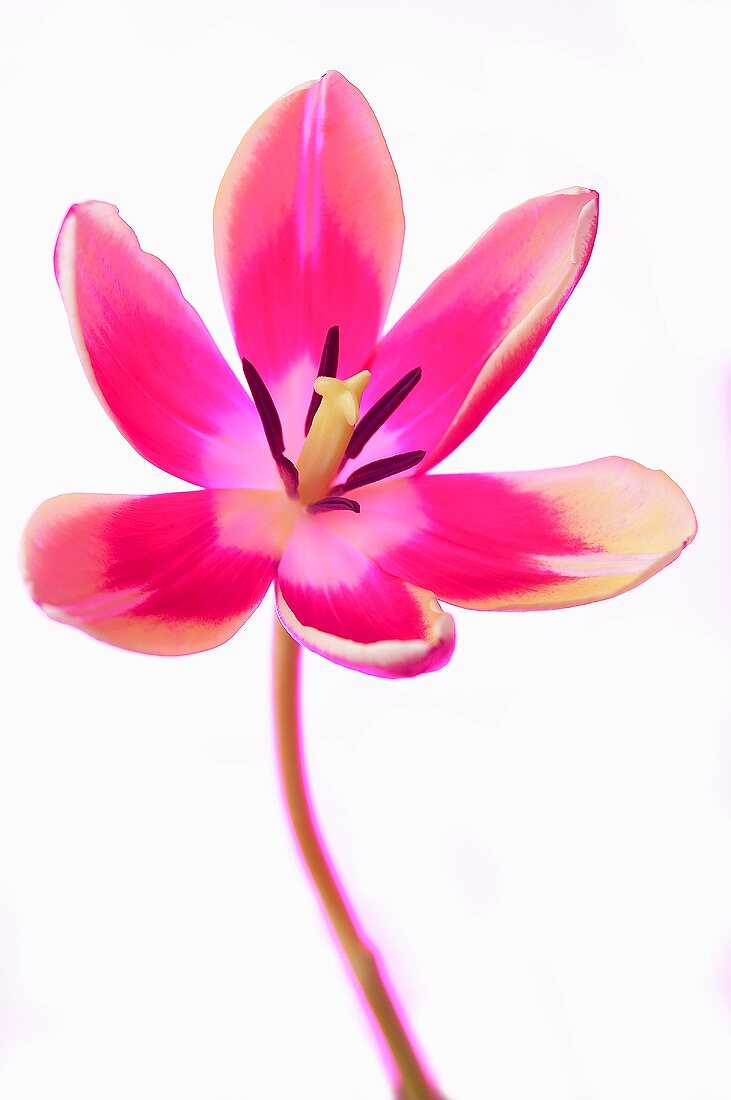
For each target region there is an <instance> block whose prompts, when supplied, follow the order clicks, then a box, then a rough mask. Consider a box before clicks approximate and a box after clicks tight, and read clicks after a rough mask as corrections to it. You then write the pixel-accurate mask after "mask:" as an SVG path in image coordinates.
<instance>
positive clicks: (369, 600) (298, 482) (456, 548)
mask: <svg viewBox="0 0 731 1100" xmlns="http://www.w3.org/2000/svg"><path fill="white" fill-rule="evenodd" d="M597 214H598V196H597V194H596V193H595V192H594V191H590V190H587V189H585V188H580V187H574V188H569V189H568V190H566V191H559V192H556V193H555V194H553V195H547V196H544V197H543V198H538V199H532V200H530V201H528V202H525V203H523V204H522V205H521V206H518V207H516V208H515V209H514V210H511V211H509V212H508V213H507V214H504V215H503V216H502V217H501V218H499V219H498V221H497V222H496V223H495V224H494V225H493V226H492V228H491V229H489V230H488V231H487V232H486V233H485V234H484V235H483V236H482V237H481V238H480V239H479V240H478V241H477V242H476V243H475V244H474V245H473V246H472V248H471V249H470V250H469V251H468V252H467V253H465V255H464V256H463V257H462V258H461V259H460V260H458V261H457V263H455V264H454V265H453V266H452V267H451V268H449V269H448V270H447V271H445V272H444V274H443V275H441V276H440V277H439V278H438V279H437V280H436V281H435V282H434V283H433V284H432V285H431V286H430V287H429V288H428V289H427V290H426V291H425V293H424V294H423V295H422V296H421V298H419V300H418V301H417V302H416V303H415V304H414V305H413V306H412V307H411V309H410V310H409V311H408V312H407V313H406V314H405V316H404V317H402V318H401V320H400V321H398V322H397V324H396V325H394V327H393V328H392V329H391V330H390V331H389V332H388V333H387V334H386V335H385V336H383V335H382V334H381V333H382V328H383V324H384V321H385V317H386V312H387V310H388V306H389V303H390V300H391V295H392V292H393V288H394V283H395V281H396V275H397V272H398V267H399V261H400V258H401V247H402V242H403V232H404V220H403V212H402V207H401V193H400V190H399V184H398V179H397V177H396V173H395V171H394V168H393V164H392V163H391V158H390V156H389V153H388V149H387V148H386V144H385V142H384V140H383V135H382V134H381V131H380V129H379V127H378V123H377V122H376V119H375V117H374V116H373V113H372V111H371V110H370V108H369V106H368V104H367V103H366V101H365V99H364V98H363V96H362V95H361V94H360V92H358V91H357V90H356V89H355V88H354V87H353V86H352V85H351V84H349V83H348V81H347V80H345V79H344V78H343V77H342V76H340V75H339V74H338V73H328V74H327V75H326V76H324V77H323V78H322V79H321V80H318V81H315V82H314V83H312V84H308V85H305V86H303V87H301V88H298V89H296V90H295V91H293V92H290V93H289V94H288V95H286V96H284V97H283V98H282V99H280V100H278V101H277V102H276V103H275V104H274V105H273V106H272V107H270V108H269V110H268V111H266V112H265V113H264V114H263V115H262V117H261V118H260V119H259V120H258V121H257V122H256V123H255V124H254V126H253V127H252V128H251V130H249V132H248V134H247V135H246V136H245V138H244V139H243V141H242V142H241V145H240V146H239V148H238V149H237V151H236V153H235V155H234V157H233V160H232V161H231V164H230V165H229V168H228V170H227V172H226V175H225V176H224V179H223V182H222V184H221V187H220V190H219V193H218V198H217V200H216V206H215V212H214V231H215V245H216V261H217V265H218V274H219V279H220V283H221V288H222V291H223V295H224V300H225V303H226V308H227V310H228V314H229V318H230V320H231V325H232V328H233V332H234V336H235V339H236V345H237V348H238V351H239V354H240V355H241V357H242V366H243V373H244V375H245V378H246V381H247V382H248V386H249V390H250V392H251V397H249V395H248V394H247V392H246V390H245V389H244V388H243V386H242V385H241V384H240V382H239V380H238V379H237V377H236V375H235V374H234V373H233V372H232V371H231V370H230V369H229V366H228V365H227V363H226V362H225V360H224V358H223V356H222V355H221V353H220V352H219V351H218V349H217V348H216V346H215V344H214V342H213V340H212V339H211V336H210V335H209V333H208V330H207V329H206V328H205V326H204V325H203V322H202V321H201V319H200V317H199V316H198V314H197V313H196V312H195V310H194V309H193V307H192V306H191V305H189V303H188V302H187V301H186V300H185V299H184V298H183V296H182V294H181V292H180V288H179V286H178V284H177V282H176V280H175V278H174V276H173V275H172V274H171V272H170V271H169V270H168V268H167V267H165V265H164V264H163V263H162V262H161V261H160V260H158V259H157V258H156V257H155V256H151V255H150V254H149V253H146V252H143V251H142V250H141V248H140V246H139V243H138V241H137V238H136V237H135V235H134V233H133V232H132V230H131V229H130V228H129V226H128V225H127V224H126V223H125V222H123V221H122V220H121V218H120V217H119V214H118V212H117V210H116V208H115V207H113V206H110V205H108V204H107V203H102V202H86V203H81V204H80V205H77V206H74V207H72V208H71V210H70V211H69V212H68V214H67V216H66V219H65V220H64V223H63V225H62V227H61V232H60V234H59V237H58V242H57V246H56V258H55V259H56V275H57V278H58V283H59V286H60V288H61V294H62V296H63V300H64V303H65V305H66V309H67V312H68V315H69V321H70V324H71V331H72V334H73V337H74V340H75V342H76V346H77V349H78V352H79V356H80V357H81V361H82V363H83V365H84V369H85V370H86V373H87V375H88V377H89V381H90V382H91V384H92V386H93V388H94V391H95V392H96V394H97V396H98V398H99V400H100V401H101V403H102V405H103V406H104V408H105V409H106V411H107V412H108V413H109V415H110V416H111V418H112V419H113V420H114V422H115V423H116V425H117V427H118V428H119V429H120V431H121V432H122V433H123V434H124V435H125V436H126V437H127V439H128V440H129V441H130V443H131V444H132V446H133V447H135V448H136V450H137V451H139V453H140V454H141V455H143V456H144V457H145V458H147V459H149V461H150V462H153V463H154V464H155V465H157V466H159V467H161V468H162V469H163V470H167V471H168V472H169V473H171V474H173V475H175V476H176V477H179V478H182V479H184V480H185V481H188V482H191V483H192V484H193V485H197V486H200V488H199V489H198V490H197V491H195V492H182V493H180V492H177V493H170V494H164V495H160V496H149V497H136V496H104V495H95V494H70V495H67V496H61V497H55V498H53V499H52V500H49V501H46V503H45V504H42V505H41V506H40V508H38V510H37V511H36V512H35V514H34V515H33V516H32V518H31V520H30V522H29V524H28V527H27V530H26V533H25V538H24V561H25V573H26V578H27V581H28V585H29V588H30V591H31V593H32V595H33V599H34V600H35V601H36V603H38V604H39V605H40V606H41V607H42V608H43V610H44V611H45V612H46V613H47V614H48V615H50V616H51V617H52V618H54V619H57V620H58V621H60V622H64V623H69V624H71V625H72V626H76V627H78V628H79V629H81V630H84V631H86V633H88V634H91V635H92V636H93V637H95V638H100V639H102V640H103V641H106V642H110V643H112V644H113V645H117V646H121V647H123V648H126V649H133V650H139V651H141V652H144V653H159V654H181V653H193V652H197V651H200V650H205V649H211V648H212V647H214V646H217V645H219V644H220V643H221V642H224V641H226V640H227V639H228V638H230V637H231V636H232V635H233V634H235V633H236V631H237V630H238V629H239V627H240V626H241V625H242V624H243V623H244V622H245V621H246V619H247V618H248V617H249V615H251V613H252V612H253V611H254V610H255V608H256V607H257V606H258V604H259V603H260V602H261V600H262V598H263V596H264V593H265V592H266V590H267V589H268V587H269V585H270V584H271V583H272V582H274V584H275V589H276V602H277V611H278V614H279V618H280V620H281V624H282V626H283V627H284V628H285V629H282V628H281V627H277V629H276V631H275V647H274V714H275V722H274V728H275V737H276V744H277V755H278V759H279V766H280V773H281V780H282V789H283V793H284V797H285V802H286V805H287V810H288V813H289V817H290V821H291V824H292V828H293V831H294V833H295V835H296V839H297V843H298V845H299V848H300V852H301V854H302V856H303V859H304V861H305V863H306V865H307V869H308V871H309V874H310V876H311V878H312V881H313V883H314V885H315V887H316V889H317V892H318V895H319V897H320V900H321V902H322V905H323V908H324V910H325V912H326V914H327V916H328V919H329V921H330V925H331V928H332V930H333V932H334V934H335V935H336V937H337V939H338V941H339V943H340V945H341V947H342V949H343V953H344V956H345V958H346V959H347V961H348V963H349V966H350V968H351V972H352V975H353V977H354V979H355V981H356V983H357V985H358V986H359V988H360V990H361V992H362V995H363V1001H364V1004H365V1005H366V1007H367V1010H368V1013H369V1015H370V1017H371V1020H372V1022H373V1024H374V1027H375V1030H376V1034H377V1036H378V1038H379V1041H380V1042H381V1043H382V1047H383V1050H384V1055H385V1058H386V1062H387V1066H388V1068H389V1071H390V1073H391V1076H392V1080H393V1084H394V1089H395V1090H396V1093H397V1095H398V1096H399V1097H400V1098H403V1100H439V1098H440V1093H439V1091H438V1089H437V1087H436V1085H435V1084H434V1081H433V1076H432V1074H431V1072H430V1071H429V1070H428V1069H427V1067H426V1065H425V1062H424V1059H423V1056H422V1055H421V1054H420V1052H419V1050H418V1047H417V1045H416V1043H415V1041H414V1040H413V1039H412V1037H411V1036H410V1034H409V1029H408V1025H407V1022H406V1020H405V1017H404V1016H403V1013H401V1012H400V1010H399V1008H398V1004H397V1002H396V1000H395V997H394V995H393V994H392V992H391V990H390V987H389V983H388V979H387V976H386V975H385V972H384V969H383V965H382V963H381V962H380V960H379V957H378V955H377V952H376V951H375V949H374V947H373V945H372V943H371V942H370V941H369V939H368V937H367V936H366V935H365V933H364V932H363V930H362V929H361V927H360V924H359V922H358V919H357V917H356V916H355V914H354V912H353V910H352V906H351V905H350V903H349V901H348V899H347V897H346V895H345V892H344V890H343V888H342V885H341V884H340V882H339V879H338V877H337V874H336V872H335V870H334V868H333V867H332V863H331V861H330V859H329V857H328V855H327V852H326V850H325V847H324V844H323V841H322V837H321V835H320V832H319V828H318V826H317V822H316V820H315V817H314V813H313V809H312V805H311V800H310V797H309V792H308V789H307V783H306V776H305V768H304V761H303V756H302V743H301V730H300V723H299V653H300V648H299V645H297V644H296V643H302V644H303V645H305V646H307V647H308V648H310V649H313V650H315V651H316V652H318V653H321V654H323V655H325V656H326V657H329V658H331V659H332V660H334V661H337V662H339V663H340V664H343V665H346V666H348V667H350V668H355V669H360V670H361V671H363V672H369V673H372V674H374V675H377V676H387V677H398V676H413V675H416V674H417V673H420V672H427V671H429V670H431V669H436V668H439V667H441V666H442V665H444V664H445V663H446V662H447V661H448V660H449V658H450V656H451V654H452V651H453V649H454V623H453V620H452V618H451V616H450V615H448V614H447V613H445V612H444V611H443V610H442V608H441V606H440V603H439V600H443V601H444V602H445V603H449V604H455V605H456V606H458V607H469V608H475V609H477V610H483V611H485V610H532V609H540V608H555V607H567V606H571V605H573V604H581V603H588V602H590V601H592V600H601V599H606V598H607V597H609V596H614V595H617V594H618V593H620V592H624V591H626V590H627V589H628V588H632V587H634V586H635V585H637V584H640V583H641V582H642V581H644V580H646V579H647V578H648V577H650V576H651V575H652V574H653V573H656V572H657V571H658V570H659V569H662V568H663V567H664V566H665V565H668V564H669V563H670V562H671V561H673V560H674V559H675V558H676V557H677V556H678V555H679V554H680V551H681V550H682V549H683V547H684V546H686V545H687V544H688V543H689V542H690V540H691V539H692V538H693V536H694V534H695V529H696V527H695V517H694V515H693V510H692V508H691V507H690V504H689V503H688V501H687V499H686V498H685V496H684V494H683V492H682V491H681V490H680V489H679V488H678V486H677V485H675V483H674V482H672V481H671V480H670V478H668V477H667V476H666V475H665V474H664V473H661V472H658V471H653V470H648V469H645V468H644V467H643V466H639V465H638V464H637V463H635V462H632V461H630V460H629V459H622V458H603V459H597V460H596V461H594V462H587V463H584V464H582V465H579V466H572V467H568V468H566V469H560V470H539V471H536V472H532V473H514V474H433V473H429V472H428V471H430V470H431V468H432V467H433V466H435V465H436V464H437V463H438V462H440V461H441V460H442V459H443V458H445V457H446V456H447V455H448V454H450V453H451V452H452V451H453V450H454V448H455V447H457V446H458V445H459V443H461V442H462V440H463V439H465V437H466V436H467V435H469V433H470V432H472V431H473V430H474V428H476V427H477V425H478V424H479V423H480V422H481V420H482V419H483V417H484V416H485V415H486V414H487V413H488V412H489V411H490V409H491V408H492V407H493V405H495V404H496V403H497V401H499V400H500V398H501V397H502V396H503V394H505V393H506V392H507V390H508V389H509V388H510V387H511V386H512V384H513V383H514V382H515V381H516V379H518V378H519V377H520V375H521V374H522V373H523V371H524V370H525V368H526V367H527V366H528V364H529V363H530V361H531V359H532V358H533V356H534V355H535V353H536V351H537V350H538V348H539V346H540V344H541V343H542V342H543V339H544V337H545V336H546V333H547V332H548V330H549V328H550V327H551V325H552V324H553V321H554V320H555V318H556V317H557V315H558V313H559V312H560V310H561V309H562V307H563V305H564V303H565V302H566V300H567V299H568V297H569V295H570V294H571V292H572V291H573V289H574V287H575V286H576V284H577V282H578V281H579V279H580V278H581V275H582V274H583V271H584V268H585V267H586V264H587V262H588V260H589V256H590V254H591V250H592V246H593V244H594V236H595V233H596V226H597ZM285 631H286V632H288V633H286V632H285ZM290 635H291V637H290ZM293 639H294V641H293ZM351 1092H352V1088H350V1085H349V1084H348V1082H345V1083H344V1095H350V1093H351Z"/></svg>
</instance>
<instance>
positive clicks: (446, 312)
mask: <svg viewBox="0 0 731 1100" xmlns="http://www.w3.org/2000/svg"><path fill="white" fill-rule="evenodd" d="M597 214H598V196H597V194H596V192H594V191H587V190H586V189H584V188H578V187H577V188H573V189H571V190H569V191H560V192H557V193H556V194H555V195H546V196H544V197H543V198H537V199H532V200H530V201H529V202H525V203H523V204H522V206H518V207H516V208H515V209H514V210H510V211H509V212H508V213H507V214H503V216H502V217H501V218H499V219H498V220H497V221H496V222H495V224H494V225H493V226H492V228H491V229H488V231H487V232H486V233H485V234H484V235H483V236H482V237H480V239H479V240H478V241H477V242H476V244H474V245H473V246H472V248H471V249H470V250H469V251H468V252H467V253H466V254H465V255H464V256H463V257H462V258H461V259H460V260H458V261H457V263H456V264H454V266H453V267H450V268H448V269H447V270H446V271H445V272H444V273H443V274H442V275H440V277H439V278H438V279H437V280H436V281H435V282H434V283H432V285H431V286H430V287H429V289H428V290H427V291H426V292H425V293H424V294H423V295H422V296H421V298H419V300H418V301H417V302H416V304H415V305H414V306H412V308H411V309H410V310H409V311H408V313H406V314H405V315H404V316H403V317H402V319H401V320H400V321H398V322H397V324H396V325H395V326H394V327H393V328H392V329H391V331H390V332H389V333H388V334H387V335H386V336H385V337H384V338H383V340H382V341H381V343H380V344H379V346H378V348H377V349H376V353H375V356H374V358H373V361H372V363H370V364H369V366H370V369H371V371H372V372H373V378H372V381H371V384H370V386H369V387H368V391H367V393H366V401H365V402H364V409H363V411H364V412H365V411H366V408H367V407H370V405H371V404H372V403H373V402H374V401H375V400H377V399H378V397H380V395H381V394H382V393H384V392H385V391H386V390H387V389H388V388H389V387H390V386H392V385H393V384H394V383H395V382H396V381H397V380H398V379H399V378H401V377H402V376H403V375H404V374H405V373H406V372H407V371H408V370H410V369H411V368H413V367H421V368H422V370H423V372H424V373H423V377H422V380H421V382H420V383H419V384H418V386H417V387H416V389H415V390H414V392H413V393H412V394H410V396H409V397H408V398H407V399H406V401H405V402H404V403H403V405H402V406H401V407H400V409H399V410H398V411H397V412H396V413H395V414H394V415H393V417H392V418H391V419H390V420H389V421H388V423H387V424H386V425H385V427H384V428H383V429H381V431H379V432H378V433H377V435H376V436H375V437H374V439H373V440H372V442H371V443H370V444H369V445H368V446H367V447H366V448H365V449H364V451H363V453H362V455H361V456H360V457H359V459H358V462H359V463H360V462H368V461H373V460H375V459H376V458H381V457H385V456H386V455H389V454H396V453H399V452H401V451H409V450H416V449H418V450H426V451H427V457H426V459H425V461H424V465H423V466H422V468H421V469H422V470H423V471H425V470H426V469H428V468H429V467H430V466H433V465H434V464H435V463H437V462H439V461H440V460H441V459H442V458H444V457H445V456H446V455H448V454H449V453H450V451H452V450H454V448H455V447H456V446H457V445H458V444H459V443H461V442H462V440H463V439H464V438H465V437H466V436H468V435H469V434H470V433H471V432H472V431H473V430H474V429H475V428H476V427H477V425H478V424H479V423H480V421H481V420H482V419H483V417H484V416H485V415H486V413H488V412H489V411H490V409H491V408H492V407H493V405H495V404H496V403H497V402H498V401H499V400H500V398H501V397H502V396H503V394H505V393H506V392H507V390H508V389H510V387H511V386H512V385H513V383H514V382H515V381H516V379H517V378H519V377H520V375H521V374H522V373H523V371H524V370H525V368H526V367H527V366H528V364H529V363H530V361H531V359H532V358H533V356H534V355H535V353H536V351H537V350H538V348H539V347H540V345H541V344H542V342H543V339H544V337H545V336H546V334H547V332H548V330H549V329H550V327H551V325H552V324H553V322H554V320H555V318H556V317H557V315H558V313H559V312H560V310H561V308H562V306H563V304H564V302H565V301H566V299H567V298H568V297H569V295H570V294H571V291H572V290H573V289H574V287H575V286H576V284H577V282H578V281H579V279H580V278H581V275H582V274H583V271H584V268H585V267H586V264H587V262H588V260H589V256H590V254H591V250H592V246H593V244H594V236H595V234H596V226H597Z"/></svg>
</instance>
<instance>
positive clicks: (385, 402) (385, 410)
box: [343, 367, 422, 461]
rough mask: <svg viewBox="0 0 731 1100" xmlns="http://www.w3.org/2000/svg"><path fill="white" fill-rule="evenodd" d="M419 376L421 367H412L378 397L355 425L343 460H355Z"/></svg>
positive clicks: (407, 393) (408, 392)
mask: <svg viewBox="0 0 731 1100" xmlns="http://www.w3.org/2000/svg"><path fill="white" fill-rule="evenodd" d="M421 375H422V370H421V367H414V369H413V370H410V371H409V372H408V374H405V375H404V376H403V378H402V379H401V381H400V382H397V383H396V385H395V386H391V389H390V390H387V391H386V393H384V395H383V397H379V399H378V401H376V403H375V405H373V406H372V408H370V409H369V410H368V412H367V413H366V414H365V416H364V417H363V419H362V420H360V421H359V423H358V424H357V425H356V428H355V431H354V432H353V435H352V437H351V440H350V443H349V444H348V448H347V450H346V452H345V459H348V458H356V457H357V456H358V455H359V454H360V452H361V451H362V450H363V448H364V447H365V445H366V443H367V442H368V440H369V439H370V438H371V436H372V435H374V433H375V432H377V431H378V429H379V428H380V427H381V425H382V424H385V423H386V421H387V420H388V418H389V416H392V415H393V413H395V412H396V409H397V408H398V407H399V405H400V404H401V402H402V401H403V400H404V399H405V398H407V397H408V396H409V394H410V393H411V391H412V390H413V388H414V386H415V385H416V384H417V382H418V381H419V380H420V378H421ZM345 459H343V461H345Z"/></svg>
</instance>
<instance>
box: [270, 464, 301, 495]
mask: <svg viewBox="0 0 731 1100" xmlns="http://www.w3.org/2000/svg"><path fill="white" fill-rule="evenodd" d="M274 461H275V462H276V464H277V469H278V470H279V476H280V477H281V479H282V481H283V482H284V488H285V489H286V490H287V496H288V497H292V498H293V499H294V498H296V497H297V495H298V494H297V490H298V488H299V483H300V475H299V472H298V470H297V467H296V466H295V464H294V462H292V460H291V459H289V458H287V456H286V455H275V456H274Z"/></svg>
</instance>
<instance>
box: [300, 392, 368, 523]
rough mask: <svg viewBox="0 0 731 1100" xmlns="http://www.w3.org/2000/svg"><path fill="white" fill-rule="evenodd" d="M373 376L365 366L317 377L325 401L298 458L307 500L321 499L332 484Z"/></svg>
mask: <svg viewBox="0 0 731 1100" xmlns="http://www.w3.org/2000/svg"><path fill="white" fill-rule="evenodd" d="M370 377H371V372H370V371H367V370H362V371H360V373H358V374H354V375H353V377H352V378H345V379H342V380H341V379H340V378H328V377H325V376H323V377H321V378H318V379H316V381H315V393H317V394H319V395H320V397H321V398H322V401H321V402H320V407H319V409H318V410H317V412H316V413H315V418H314V420H313V421H312V426H311V427H310V430H309V433H308V435H307V438H306V439H305V442H304V445H303V447H302V450H301V451H300V456H299V458H298V459H297V469H298V470H299V477H300V480H299V495H300V500H302V502H303V503H304V504H312V503H313V502H314V501H316V500H321V499H322V497H323V496H325V495H326V494H327V491H328V489H329V488H330V486H331V485H332V482H333V478H334V477H335V475H336V474H337V472H338V470H339V469H340V463H341V462H342V461H343V455H344V454H345V449H346V447H347V446H348V443H350V437H351V436H352V434H353V429H354V428H355V425H356V424H357V423H358V416H359V415H360V399H361V397H362V396H363V391H364V390H365V388H366V386H367V385H368V382H369V381H370Z"/></svg>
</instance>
